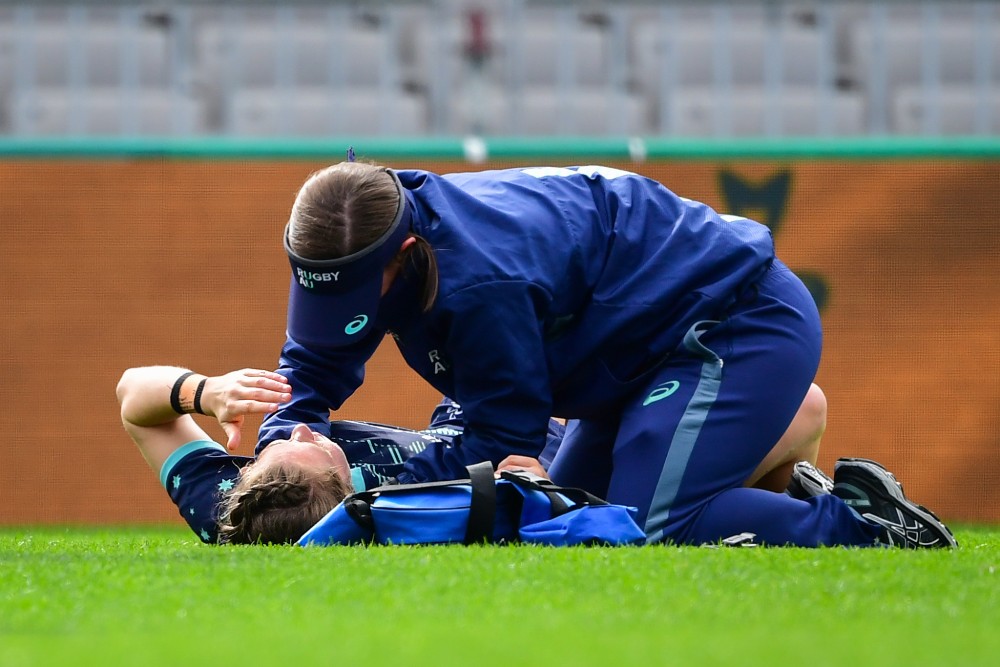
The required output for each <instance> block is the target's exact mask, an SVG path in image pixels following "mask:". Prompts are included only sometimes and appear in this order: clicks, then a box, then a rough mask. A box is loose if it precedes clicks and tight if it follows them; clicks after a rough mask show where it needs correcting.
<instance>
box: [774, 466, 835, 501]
mask: <svg viewBox="0 0 1000 667" xmlns="http://www.w3.org/2000/svg"><path fill="white" fill-rule="evenodd" d="M832 492H833V480H832V479H830V477H829V475H827V474H826V473H825V472H823V471H822V470H820V469H819V468H817V467H816V466H814V465H813V464H811V463H809V462H808V461H799V462H798V463H796V464H795V466H794V467H793V468H792V478H791V480H789V482H788V488H787V489H785V493H787V494H788V495H790V496H791V497H792V498H797V499H798V500H805V499H807V498H814V497H816V496H825V495H827V494H828V493H832Z"/></svg>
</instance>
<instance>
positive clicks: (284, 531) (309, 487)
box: [219, 462, 352, 544]
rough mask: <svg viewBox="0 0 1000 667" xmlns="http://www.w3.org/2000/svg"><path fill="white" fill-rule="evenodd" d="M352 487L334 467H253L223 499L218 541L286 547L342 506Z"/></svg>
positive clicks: (284, 463)
mask: <svg viewBox="0 0 1000 667" xmlns="http://www.w3.org/2000/svg"><path fill="white" fill-rule="evenodd" d="M351 490H352V489H351V486H350V484H349V483H348V482H346V481H345V480H344V479H343V478H342V477H341V476H340V474H338V471H337V469H336V468H332V467H331V468H327V469H320V470H316V469H311V468H301V467H298V466H293V465H289V464H288V463H286V462H280V463H276V464H274V465H268V466H263V467H260V466H256V465H255V464H251V465H250V466H248V467H246V468H244V469H243V473H242V474H241V475H240V480H239V482H237V484H236V486H234V487H233V489H232V491H231V492H230V493H229V494H228V495H227V496H226V497H225V498H224V499H223V502H222V508H221V511H220V518H219V542H221V543H229V544H288V543H291V542H295V541H297V540H298V539H299V538H300V537H302V535H303V534H305V532H306V531H307V530H309V529H310V528H311V527H312V526H313V525H315V524H316V522H317V521H319V520H320V519H322V518H323V517H324V516H326V514H327V513H328V512H329V511H330V510H332V509H333V508H334V507H336V506H337V504H338V503H340V501H341V500H343V499H344V498H345V497H346V496H347V495H348V494H349V493H351Z"/></svg>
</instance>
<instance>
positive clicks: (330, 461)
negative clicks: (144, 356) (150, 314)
mask: <svg viewBox="0 0 1000 667" xmlns="http://www.w3.org/2000/svg"><path fill="white" fill-rule="evenodd" d="M117 394H118V400H119V402H120V404H121V417H122V422H123V424H124V426H125V429H126V431H127V432H128V434H129V435H130V436H131V437H132V439H133V441H134V442H135V443H136V445H138V447H139V450H140V452H141V453H142V455H143V457H144V458H145V459H146V461H147V463H148V464H149V465H150V467H151V468H152V469H153V470H154V471H155V472H157V473H159V478H160V482H161V484H162V485H163V487H164V489H165V490H166V491H167V493H168V494H169V496H170V498H171V500H172V501H173V502H174V504H175V505H176V506H177V508H178V510H179V512H180V514H181V516H182V517H183V518H184V520H185V521H186V522H187V523H188V525H189V526H190V527H191V529H192V530H193V531H194V532H195V533H196V534H197V535H198V536H199V537H200V538H201V539H202V541H204V542H207V543H242V544H256V543H262V544H283V543H294V542H295V541H296V540H298V539H299V538H300V537H301V536H302V535H303V534H304V533H305V532H306V531H307V530H308V529H309V528H310V527H312V526H313V525H314V524H315V523H316V522H317V521H319V520H320V519H321V518H323V517H324V516H325V515H326V514H327V513H329V512H330V511H331V510H332V509H333V508H334V507H336V506H337V505H338V504H339V503H340V502H341V501H342V500H343V499H344V497H346V496H347V495H349V494H350V493H352V492H357V491H364V490H366V489H371V488H374V487H376V486H379V485H382V484H386V483H392V482H393V481H394V478H395V476H396V475H397V474H399V473H400V472H402V471H403V470H404V469H405V467H406V465H407V462H408V461H410V460H411V459H414V458H416V457H420V456H428V455H433V452H434V451H436V449H437V448H441V447H460V446H461V435H462V430H463V414H462V410H461V407H460V406H458V405H457V404H456V403H454V402H453V401H451V400H449V399H447V398H446V399H444V400H443V401H442V402H441V403H440V404H439V405H438V406H437V407H436V408H435V410H434V411H433V414H432V415H431V420H430V424H429V426H428V428H426V429H424V430H420V431H415V430H411V429H405V428H400V427H394V426H386V425H383V424H376V423H369V422H361V421H349V420H340V421H329V422H328V423H321V424H305V423H304V424H300V425H299V426H297V427H296V428H295V429H294V430H293V432H292V435H291V437H290V438H288V439H286V440H275V441H273V442H270V443H267V444H266V445H263V446H260V447H259V448H258V451H256V452H255V455H254V456H245V455H238V454H235V453H234V452H235V451H236V450H237V449H238V448H239V446H240V444H241V437H242V429H243V424H244V421H245V418H246V416H247V415H255V414H267V413H270V412H273V411H274V410H276V409H277V408H278V406H279V405H281V404H283V403H286V402H288V401H289V400H290V398H291V395H292V388H291V387H290V386H289V384H288V382H287V380H286V379H285V378H284V377H282V376H281V375H279V374H277V373H273V372H271V371H265V370H257V369H243V370H238V371H233V372H231V373H227V374H224V375H218V376H210V377H209V376H204V375H198V374H196V373H193V372H192V371H189V370H188V369H184V368H178V367H172V366H147V367H140V368H132V369H129V370H127V371H126V372H125V373H124V374H123V375H122V378H121V380H120V381H119V383H118V387H117ZM191 414H202V415H206V416H209V417H213V418H215V419H216V420H217V421H218V422H219V424H220V425H221V427H222V429H223V431H224V432H225V434H226V440H227V442H226V446H225V447H224V446H223V445H221V444H219V443H217V442H215V441H214V440H213V439H212V438H211V437H210V436H209V435H208V434H207V433H206V432H205V431H204V430H203V429H202V428H201V427H200V426H199V425H198V424H197V423H196V422H195V420H194V419H193V418H192V417H191ZM824 424H825V398H824V397H823V395H822V392H821V391H819V388H818V387H816V386H815V385H814V386H813V388H812V389H811V390H810V393H809V395H808V396H807V398H806V401H805V402H804V403H803V407H802V409H800V411H799V414H798V415H796V417H795V420H793V422H792V424H791V425H790V426H789V428H788V432H786V436H785V437H783V438H782V440H781V441H779V443H777V444H776V445H775V448H774V449H773V450H772V452H771V453H770V454H769V455H768V456H767V457H766V458H765V460H764V461H762V462H761V465H760V467H758V469H757V471H755V473H754V475H753V476H752V478H751V479H749V480H745V481H744V483H743V486H744V487H745V488H749V487H753V488H756V489H757V490H766V491H769V492H771V493H773V496H774V501H775V502H780V503H784V504H786V505H787V507H788V508H789V511H792V512H794V511H796V509H797V508H798V507H799V506H801V507H802V508H803V509H810V510H811V509H812V508H810V507H809V505H810V504H812V505H815V504H816V503H827V504H831V505H832V506H834V507H840V506H843V507H844V508H845V509H846V510H847V511H846V514H847V515H848V516H850V517H852V520H853V521H854V522H855V523H856V524H857V525H852V526H848V528H849V529H850V530H844V531H841V532H842V533H843V534H845V535H850V536H853V537H851V538H850V539H841V540H829V541H813V542H812V543H798V544H793V546H821V545H826V546H834V545H849V546H897V547H906V548H918V547H948V546H956V545H957V543H956V542H955V539H954V537H952V535H951V532H950V531H949V530H948V529H947V527H945V526H944V524H942V523H941V522H940V521H939V520H938V519H937V518H936V517H935V516H934V515H933V513H932V512H930V511H929V510H927V509H926V508H923V507H921V506H919V505H916V504H915V503H913V502H911V501H910V500H908V499H907V498H906V497H905V496H904V494H903V491H902V486H901V485H900V484H899V483H898V482H897V481H896V479H895V478H894V477H893V476H892V474H891V473H889V472H888V471H886V470H885V469H884V468H883V467H882V466H880V465H878V464H877V463H874V462H872V461H868V460H866V459H841V460H840V461H838V462H837V465H836V468H835V475H834V479H833V480H831V479H830V478H828V477H827V476H826V475H824V474H823V473H822V472H821V471H820V470H818V469H817V468H816V467H815V466H814V463H815V456H816V454H817V453H818V443H819V436H820V435H821V434H822V430H823V425H824ZM564 431H565V427H564V426H563V425H562V424H561V423H560V422H558V421H557V420H551V421H550V424H549V430H548V434H547V437H546V442H545V443H544V448H542V449H541V450H540V453H539V456H538V458H534V457H527V456H516V455H515V456H509V457H507V458H506V459H505V460H503V461H496V462H494V465H495V466H496V467H497V469H498V470H501V469H510V470H520V469H523V470H527V471H529V472H533V473H535V474H538V475H540V476H543V477H545V476H547V472H546V469H547V467H548V464H549V463H551V461H552V458H553V456H555V455H556V454H557V452H558V448H559V443H560V441H561V439H562V436H563V434H564ZM801 434H807V435H801ZM813 440H814V442H813ZM807 441H808V442H807ZM540 447H541V445H540ZM555 481H556V482H557V483H558V480H555ZM738 527H739V528H741V529H740V530H733V531H731V532H730V534H731V535H735V534H738V533H742V532H752V533H754V534H755V535H757V536H758V541H759V542H760V543H762V544H770V545H773V546H778V545H779V544H778V543H777V542H775V541H773V540H768V539H767V538H766V533H767V531H766V527H763V529H762V527H761V526H758V525H756V524H755V523H754V519H753V517H747V522H746V525H741V526H738ZM762 535H763V536H762ZM728 536H729V535H719V536H718V539H717V540H715V541H721V540H723V539H725V538H726V537H728Z"/></svg>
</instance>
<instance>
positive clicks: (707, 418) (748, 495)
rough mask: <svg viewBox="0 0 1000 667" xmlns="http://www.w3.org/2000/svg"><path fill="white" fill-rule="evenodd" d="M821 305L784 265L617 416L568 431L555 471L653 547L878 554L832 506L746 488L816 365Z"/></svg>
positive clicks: (832, 501)
mask: <svg viewBox="0 0 1000 667" xmlns="http://www.w3.org/2000/svg"><path fill="white" fill-rule="evenodd" d="M821 348H822V329H821V326H820V320H819V313H818V312H817V310H816V305H815V303H814V301H813V299H812V296H811V295H810V294H809V292H808V290H806V288H805V286H804V285H803V284H802V282H801V281H800V280H799V279H798V278H797V277H796V276H795V275H794V274H793V273H792V272H791V271H790V270H789V269H788V268H787V267H785V266H784V265H783V264H782V263H781V262H778V261H777V260H776V261H775V263H774V265H773V266H772V267H771V268H770V269H769V270H768V272H767V273H766V274H765V275H764V277H763V278H762V279H761V280H760V281H759V282H758V283H757V284H756V286H755V288H754V289H752V290H750V291H749V293H748V295H746V297H745V298H743V299H741V300H740V302H739V303H738V304H737V305H736V306H734V307H733V309H732V310H731V312H730V313H729V314H728V315H727V316H726V317H725V318H724V319H723V320H722V321H720V322H714V321H713V322H701V323H698V324H696V325H695V326H694V327H692V329H691V330H690V331H689V332H688V334H687V336H686V337H685V340H684V343H683V344H682V345H681V347H680V349H679V350H678V351H677V352H676V353H675V354H674V355H672V356H671V358H670V360H669V361H668V362H667V363H666V364H665V365H663V366H662V367H661V368H660V369H658V370H657V371H656V372H655V373H653V374H652V377H651V379H650V380H649V381H648V383H647V384H646V386H645V387H644V388H643V389H642V390H641V391H639V392H637V393H636V394H635V395H634V396H633V397H632V398H631V399H630V400H629V401H628V402H627V404H626V405H625V407H624V409H623V410H621V411H620V412H619V413H618V414H615V415H613V416H610V417H609V418H607V419H586V420H578V421H571V422H570V423H569V424H568V428H567V431H566V436H565V438H564V440H563V442H562V444H561V446H560V447H559V450H558V452H557V453H556V454H555V458H554V460H553V461H552V465H551V467H550V468H549V473H550V475H551V476H552V479H553V480H554V481H555V482H556V483H558V484H562V485H565V486H580V487H583V488H586V489H587V490H589V491H591V492H592V493H594V494H595V495H598V496H600V497H603V498H607V499H608V501H609V502H612V503H618V504H623V505H630V506H634V507H636V508H638V510H639V516H638V522H639V525H640V526H643V528H644V530H645V532H646V536H647V539H648V541H649V542H651V543H653V542H661V541H669V542H673V543H678V544H702V543H707V542H716V541H718V540H720V539H723V538H726V537H729V536H731V535H735V534H738V533H741V532H752V533H756V534H757V538H758V540H759V541H761V542H764V543H768V544H779V545H784V544H788V545H797V546H817V545H822V544H825V545H834V544H844V545H866V546H867V545H871V544H873V543H874V541H875V536H876V534H877V529H875V528H874V527H873V526H872V525H870V524H869V523H868V522H867V521H865V520H863V519H862V518H861V517H859V516H858V515H857V514H856V513H855V512H854V511H853V510H851V509H850V508H848V506H847V505H846V504H844V503H843V502H842V501H841V500H840V499H838V498H835V497H833V496H824V497H820V498H814V499H811V500H809V501H801V500H795V499H793V498H791V497H789V496H787V495H785V494H782V493H773V492H770V491H764V490H760V489H751V488H744V487H743V484H744V482H745V481H746V480H747V479H748V478H749V477H750V475H751V474H752V473H753V471H754V470H755V469H756V468H757V466H758V465H759V464H760V462H761V461H762V460H763V459H764V457H765V456H766V455H767V453H768V452H769V451H770V450H771V449H772V448H773V447H774V445H775V444H776V443H777V442H778V440H779V438H780V437H781V436H782V434H783V433H784V432H785V430H786V429H787V428H788V425H789V424H790V423H791V421H792V418H793V417H794V416H795V413H796V412H797V411H798V409H799V406H800V405H801V404H802V401H803V399H804V397H805V395H806V392H807V391H808V389H809V387H810V384H811V383H812V381H813V378H814V377H815V375H816V370H817V368H818V366H819V359H820V351H821Z"/></svg>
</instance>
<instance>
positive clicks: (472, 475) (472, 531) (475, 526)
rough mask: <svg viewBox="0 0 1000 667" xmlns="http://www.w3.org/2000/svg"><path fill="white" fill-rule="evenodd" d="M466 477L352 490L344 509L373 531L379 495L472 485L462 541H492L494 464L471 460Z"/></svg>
mask: <svg viewBox="0 0 1000 667" xmlns="http://www.w3.org/2000/svg"><path fill="white" fill-rule="evenodd" d="M465 469H466V470H467V471H468V472H469V479H451V480H445V481H440V482H418V483H416V484H387V485H384V486H377V487H375V488H374V489H368V490H366V491H361V492H358V493H354V494H352V495H350V496H348V497H347V498H345V499H344V509H345V510H346V511H347V515H348V516H350V517H351V518H352V519H354V521H356V522H357V523H358V525H359V526H361V527H362V528H365V529H366V530H370V531H374V530H375V522H374V519H372V513H371V504H372V503H373V502H374V501H375V498H376V497H378V496H382V495H392V494H395V493H402V492H405V491H425V490H427V489H434V488H441V487H445V486H457V485H460V484H468V485H469V486H470V487H471V488H472V499H471V502H470V505H469V524H468V526H467V527H466V530H465V538H464V539H463V542H464V543H465V544H474V543H476V542H484V541H485V542H492V541H493V524H494V522H495V521H496V508H497V488H496V480H495V478H494V477H493V464H492V463H490V462H489V461H482V462H480V463H474V464H472V465H470V466H466V468H465Z"/></svg>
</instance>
